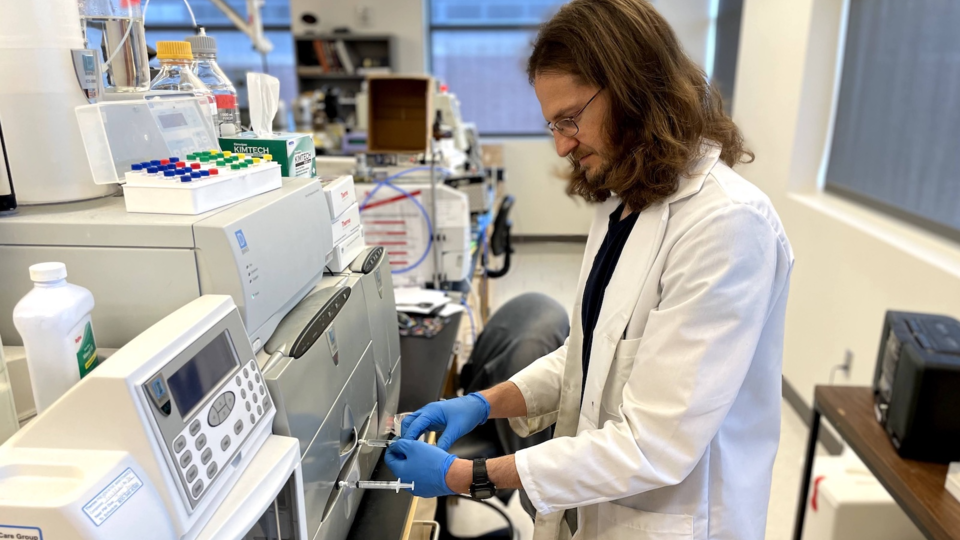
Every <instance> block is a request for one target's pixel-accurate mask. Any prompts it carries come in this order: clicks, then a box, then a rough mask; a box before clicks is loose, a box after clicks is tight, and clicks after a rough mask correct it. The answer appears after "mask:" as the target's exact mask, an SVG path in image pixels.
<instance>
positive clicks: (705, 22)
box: [653, 0, 713, 67]
mask: <svg viewBox="0 0 960 540" xmlns="http://www.w3.org/2000/svg"><path fill="white" fill-rule="evenodd" d="M711 3H712V2H711V0H659V1H655V2H653V5H654V6H656V8H657V11H659V12H660V14H661V15H663V18H665V19H666V20H667V22H669V23H670V26H672V27H673V31H674V32H675V33H676V34H677V37H678V38H679V39H680V42H681V43H683V49H684V50H685V51H686V53H687V56H689V57H690V59H691V60H693V61H694V62H696V63H697V64H700V65H701V66H704V67H706V66H707V60H708V58H707V57H708V56H709V54H710V39H711V36H712V34H711V27H712V24H713V20H712V15H711V13H710V4H711Z"/></svg>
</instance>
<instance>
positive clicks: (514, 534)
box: [454, 494, 519, 540]
mask: <svg viewBox="0 0 960 540" xmlns="http://www.w3.org/2000/svg"><path fill="white" fill-rule="evenodd" d="M454 497H457V498H460V499H464V500H467V501H473V502H476V503H480V504H485V505H487V508H490V509H492V510H493V511H494V512H496V513H498V514H500V516H502V517H503V520H504V521H506V522H507V532H508V534H509V535H510V539H511V540H519V537H518V536H517V530H516V529H515V528H514V527H513V520H512V519H510V516H508V515H507V513H506V512H504V511H503V510H501V509H499V508H497V506H496V505H493V504H491V503H489V502H487V501H484V500H482V499H474V498H473V497H467V496H466V495H460V494H457V495H454Z"/></svg>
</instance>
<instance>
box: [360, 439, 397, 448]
mask: <svg viewBox="0 0 960 540" xmlns="http://www.w3.org/2000/svg"><path fill="white" fill-rule="evenodd" d="M359 443H360V444H362V445H364V446H369V447H371V448H386V447H388V446H390V445H391V444H393V443H394V439H391V440H387V439H360V441H359Z"/></svg>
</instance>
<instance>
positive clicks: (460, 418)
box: [400, 393, 490, 450]
mask: <svg viewBox="0 0 960 540" xmlns="http://www.w3.org/2000/svg"><path fill="white" fill-rule="evenodd" d="M489 416H490V403H489V402H488V401H487V398H485V397H483V396H482V395H480V394H478V393H473V394H469V395H466V396H463V397H459V398H456V399H448V400H446V401H436V402H433V403H430V404H429V405H426V406H425V407H423V408H422V409H420V410H418V411H417V412H415V413H413V414H411V415H410V416H408V417H406V418H404V419H403V423H402V424H401V425H400V438H401V439H414V440H415V439H419V438H420V435H423V433H424V432H426V431H443V435H441V436H440V439H439V440H438V441H437V446H438V447H440V448H442V449H444V450H449V449H450V447H451V446H453V443H454V442H456V440H457V439H459V438H460V437H462V436H464V435H466V434H467V433H469V432H470V431H472V430H473V428H475V427H477V426H479V425H480V424H482V423H484V422H486V421H487V418H488V417H489Z"/></svg>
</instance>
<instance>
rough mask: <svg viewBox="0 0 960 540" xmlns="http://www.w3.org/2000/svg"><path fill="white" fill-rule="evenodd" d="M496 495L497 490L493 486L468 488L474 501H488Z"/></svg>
mask: <svg viewBox="0 0 960 540" xmlns="http://www.w3.org/2000/svg"><path fill="white" fill-rule="evenodd" d="M496 494H497V488H496V487H494V485H493V484H483V485H479V486H471V487H470V495H472V496H473V498H474V499H489V498H490V497H493V496H494V495H496Z"/></svg>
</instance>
